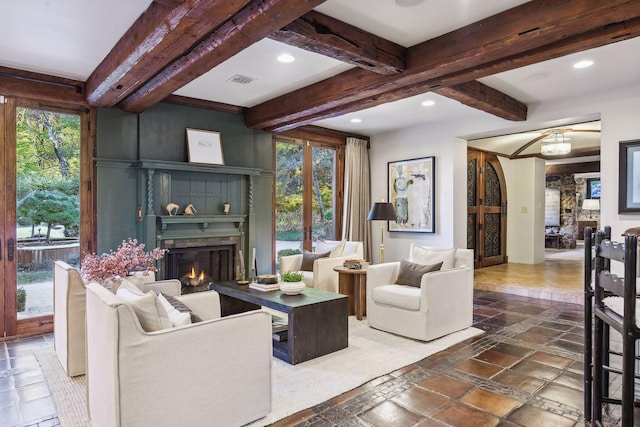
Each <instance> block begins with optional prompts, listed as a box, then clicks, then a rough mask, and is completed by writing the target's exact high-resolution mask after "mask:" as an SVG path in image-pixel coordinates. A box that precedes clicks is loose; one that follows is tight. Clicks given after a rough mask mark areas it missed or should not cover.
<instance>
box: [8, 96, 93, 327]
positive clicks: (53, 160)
mask: <svg viewBox="0 0 640 427" xmlns="http://www.w3.org/2000/svg"><path fill="white" fill-rule="evenodd" d="M4 100H5V103H3V104H2V114H1V116H2V119H0V120H1V121H0V125H2V126H3V127H4V129H3V130H4V132H3V137H2V139H1V140H0V142H1V143H2V154H1V156H2V163H3V164H4V166H5V167H4V170H3V174H2V175H3V176H2V181H3V183H4V185H3V186H2V189H1V190H0V196H1V197H2V200H3V202H4V203H3V206H4V209H3V215H4V216H3V217H2V227H1V229H2V230H3V231H4V235H3V236H2V253H1V263H0V264H1V266H0V272H1V274H2V278H3V280H2V285H1V286H2V295H3V296H4V304H3V316H2V317H3V320H2V322H3V323H2V326H3V332H4V334H5V335H7V336H13V335H30V334H35V333H44V332H50V331H51V330H52V329H53V328H52V321H53V316H52V314H53V264H54V261H55V260H63V261H66V262H68V263H69V264H71V265H75V266H79V263H80V247H81V242H80V169H81V162H80V146H81V140H82V138H83V136H85V137H86V135H85V134H84V133H83V132H82V130H81V123H82V122H83V120H87V116H88V115H87V114H86V112H84V111H82V110H81V111H76V110H74V109H69V108H60V107H56V106H50V107H43V105H42V104H41V103H36V102H34V101H27V100H16V99H14V98H5V99H4ZM86 247H87V246H85V248H86Z"/></svg>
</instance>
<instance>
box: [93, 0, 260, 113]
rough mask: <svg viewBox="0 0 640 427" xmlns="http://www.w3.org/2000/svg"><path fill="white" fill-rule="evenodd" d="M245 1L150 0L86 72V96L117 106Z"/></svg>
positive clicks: (95, 101) (228, 16) (244, 3)
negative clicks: (173, 2) (171, 3)
mask: <svg viewBox="0 0 640 427" xmlns="http://www.w3.org/2000/svg"><path fill="white" fill-rule="evenodd" d="M248 2H249V0H187V1H185V2H178V3H181V4H179V5H178V6H177V7H175V8H170V7H167V6H165V4H161V3H158V2H154V3H151V5H149V7H148V8H147V10H145V11H144V13H143V14H142V15H140V17H139V18H138V19H137V20H136V21H135V22H134V23H133V25H132V26H131V27H130V28H129V29H128V30H127V32H126V33H125V34H124V35H123V36H122V38H121V39H120V40H119V41H118V43H116V45H115V46H114V47H113V49H111V51H110V52H109V54H108V55H107V56H106V57H105V58H104V60H103V61H102V62H101V63H100V64H99V65H98V67H96V69H95V70H94V72H93V73H91V76H89V79H88V80H87V101H88V102H89V103H90V104H92V105H96V106H102V107H111V106H113V105H116V104H117V103H118V102H120V101H121V100H123V99H124V98H125V97H126V96H127V95H129V94H130V93H132V92H133V91H134V90H136V89H137V88H139V87H140V86H141V85H143V84H144V83H145V82H147V81H148V80H149V79H151V78H152V77H153V76H154V75H156V74H157V73H158V72H160V71H161V70H163V69H164V68H165V67H167V66H168V65H169V64H170V63H171V62H172V61H173V60H174V59H175V58H176V57H179V56H180V55H182V54H184V52H185V51H187V50H189V49H190V48H191V46H192V45H193V44H194V43H195V42H197V41H198V40H200V39H202V38H203V37H204V36H206V35H207V34H208V33H210V32H211V31H212V30H213V29H214V28H216V27H217V26H219V25H220V24H222V23H223V22H225V21H226V20H228V19H229V18H230V17H231V16H233V15H234V14H235V13H236V12H237V11H238V10H240V9H241V8H242V7H243V6H245V5H246V4H247V3H248ZM162 3H166V2H162Z"/></svg>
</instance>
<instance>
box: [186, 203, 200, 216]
mask: <svg viewBox="0 0 640 427" xmlns="http://www.w3.org/2000/svg"><path fill="white" fill-rule="evenodd" d="M197 213H198V211H197V210H196V208H195V207H194V206H193V205H192V204H191V203H189V204H188V205H187V207H186V208H184V214H185V215H195V214H197Z"/></svg>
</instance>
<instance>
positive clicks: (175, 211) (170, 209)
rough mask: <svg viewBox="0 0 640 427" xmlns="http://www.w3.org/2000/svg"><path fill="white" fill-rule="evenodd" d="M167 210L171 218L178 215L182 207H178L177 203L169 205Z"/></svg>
mask: <svg viewBox="0 0 640 427" xmlns="http://www.w3.org/2000/svg"><path fill="white" fill-rule="evenodd" d="M166 209H167V213H168V214H169V216H173V215H177V214H178V209H180V206H178V205H176V204H175V203H168V204H167V207H166Z"/></svg>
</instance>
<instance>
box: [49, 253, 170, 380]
mask: <svg viewBox="0 0 640 427" xmlns="http://www.w3.org/2000/svg"><path fill="white" fill-rule="evenodd" d="M53 269H54V275H53V325H54V328H53V344H54V348H55V351H56V355H57V356H58V359H59V360H60V364H61V365H62V367H63V369H64V370H65V372H66V373H67V375H68V376H70V377H74V376H77V375H84V374H85V373H86V338H85V336H86V333H85V294H86V289H85V287H86V283H85V282H84V280H83V279H82V277H81V276H80V271H79V270H78V269H77V268H75V267H72V266H71V265H69V264H67V263H66V262H64V261H61V260H56V261H55V262H54V268H53ZM134 278H135V279H134V280H135V283H136V285H138V286H139V287H140V289H142V290H143V291H148V290H149V289H154V290H156V291H161V292H165V293H167V294H169V295H180V291H181V284H180V281H179V280H175V279H171V280H160V281H156V280H155V274H154V273H153V272H148V273H147V274H143V273H142V272H138V273H136V274H135V275H134Z"/></svg>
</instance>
